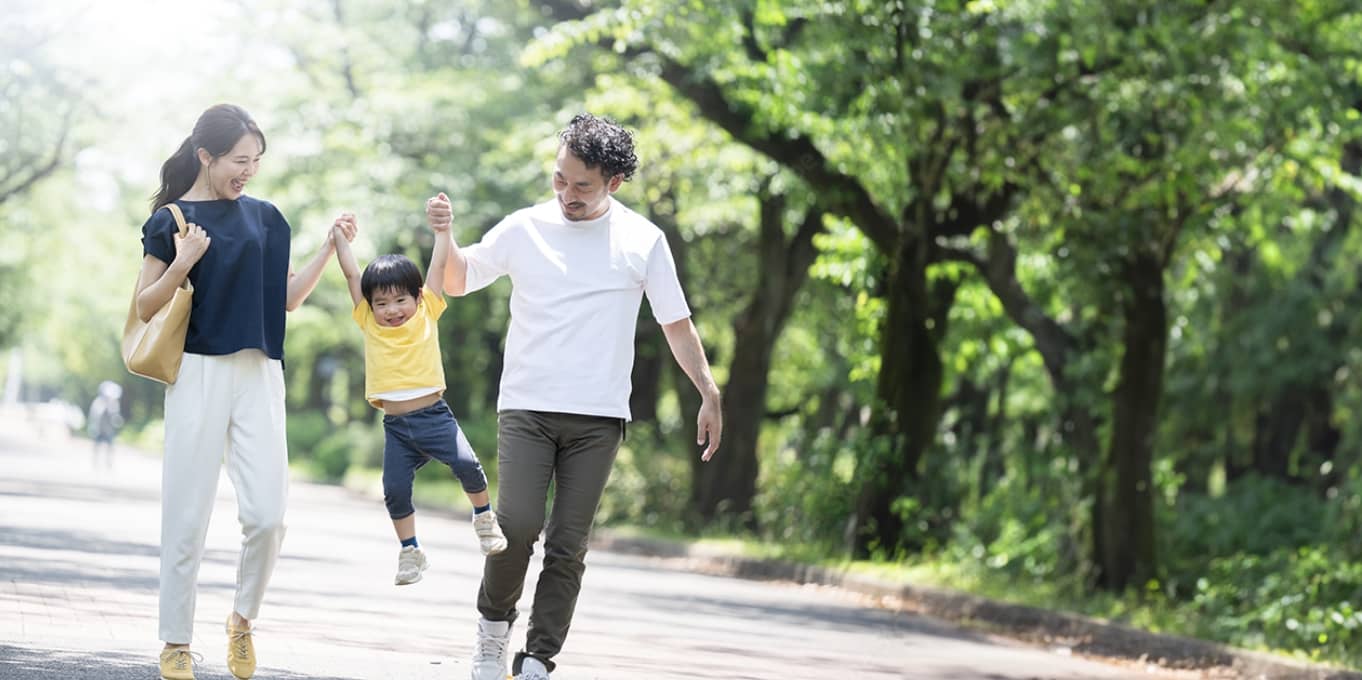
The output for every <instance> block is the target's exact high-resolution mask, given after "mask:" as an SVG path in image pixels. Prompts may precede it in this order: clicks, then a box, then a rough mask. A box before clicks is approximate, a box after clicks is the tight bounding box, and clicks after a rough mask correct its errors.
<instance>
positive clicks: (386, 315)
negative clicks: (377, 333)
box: [369, 288, 420, 326]
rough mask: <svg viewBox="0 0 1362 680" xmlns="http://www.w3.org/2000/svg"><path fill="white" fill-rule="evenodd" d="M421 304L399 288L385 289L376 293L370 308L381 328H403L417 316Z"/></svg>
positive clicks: (370, 302)
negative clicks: (418, 306)
mask: <svg viewBox="0 0 1362 680" xmlns="http://www.w3.org/2000/svg"><path fill="white" fill-rule="evenodd" d="M419 303H420V300H418V299H417V298H415V297H412V295H411V293H409V292H407V291H405V290H400V289H397V288H384V289H381V290H376V291H374V297H373V299H372V300H370V301H369V306H370V307H372V308H373V310H374V320H376V321H378V325H380V326H401V325H402V324H404V323H406V322H407V320H408V319H410V318H412V317H413V316H415V315H416V305H417V304H419Z"/></svg>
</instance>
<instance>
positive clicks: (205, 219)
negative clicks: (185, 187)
mask: <svg viewBox="0 0 1362 680" xmlns="http://www.w3.org/2000/svg"><path fill="white" fill-rule="evenodd" d="M175 203H176V204H177V205H179V206H180V210H181V211H183V212H184V219H185V221H186V222H191V223H194V224H197V225H199V226H200V227H203V230H204V231H205V232H207V233H208V237H209V238H211V239H212V242H211V243H209V244H208V250H206V251H204V254H203V258H202V259H200V260H199V261H198V262H197V263H196V264H195V265H194V267H193V268H192V269H190V270H189V282H190V283H192V284H194V304H193V306H192V307H191V311H190V312H189V332H188V334H186V336H185V339H184V351H186V352H191V353H193V354H219V355H220V354H231V353H233V352H236V351H239V350H243V349H252V348H254V349H259V350H261V351H263V352H264V353H265V354H266V355H267V356H269V357H270V358H271V359H283V358H284V312H285V310H284V304H285V299H286V295H287V291H288V267H289V240H290V239H289V234H290V231H289V226H288V221H287V220H285V219H284V216H283V215H282V214H281V213H280V212H279V209H278V208H276V207H274V204H272V203H270V202H269V201H263V200H260V199H258V198H251V197H250V196H241V197H240V198H238V199H236V200H228V199H219V200H215V201H175ZM177 230H178V227H177V226H176V225H175V218H174V216H172V215H171V214H170V211H169V210H166V209H165V208H161V209H159V210H157V211H156V212H155V213H153V214H152V216H151V217H150V218H149V219H148V220H147V222H146V224H143V225H142V252H143V254H144V255H151V256H152V257H155V258H156V259H158V260H161V261H162V262H165V263H166V264H170V263H171V262H174V261H175V242H174V241H172V240H171V239H172V237H173V235H174V234H176V233H177Z"/></svg>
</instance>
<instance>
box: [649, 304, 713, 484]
mask: <svg viewBox="0 0 1362 680" xmlns="http://www.w3.org/2000/svg"><path fill="white" fill-rule="evenodd" d="M662 333H663V335H665V336H667V345H668V346H669V347H671V350H672V356H673V357H675V358H676V363H677V364H679V365H680V366H681V370H683V371H685V372H686V376H687V377H688V378H690V381H691V383H693V384H694V385H695V389H697V390H699V392H700V397H701V398H702V399H703V401H701V402H700V413H698V414H697V415H696V418H695V427H696V430H695V443H696V444H700V445H704V446H705V451H704V453H702V454H700V459H701V460H709V459H710V458H711V457H713V456H714V453H715V452H716V451H718V450H719V439H720V437H721V436H722V434H723V429H724V416H723V408H722V403H721V401H720V396H719V386H718V385H716V384H714V376H713V375H710V372H709V360H708V359H706V358H705V348H704V346H703V345H701V344H700V333H699V331H697V330H695V324H693V323H691V320H690V317H686V318H684V319H681V320H680V321H674V322H672V323H669V324H667V325H665V326H663V327H662Z"/></svg>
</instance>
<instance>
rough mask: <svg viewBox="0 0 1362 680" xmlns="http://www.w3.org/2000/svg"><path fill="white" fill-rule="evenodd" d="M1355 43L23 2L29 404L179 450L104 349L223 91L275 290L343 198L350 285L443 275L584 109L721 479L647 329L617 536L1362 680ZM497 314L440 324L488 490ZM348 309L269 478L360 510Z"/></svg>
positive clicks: (861, 22)
mask: <svg viewBox="0 0 1362 680" xmlns="http://www.w3.org/2000/svg"><path fill="white" fill-rule="evenodd" d="M1359 31H1362V8H1359V7H1358V6H1357V5H1356V3H1355V2H1351V1H1347V0H1299V1H1297V2H1289V3H1281V2H1275V1H1268V0H1249V1H1247V2H1233V3H1230V2H1217V1H1209V2H1207V1H1203V0H1196V1H1193V0H1170V1H1168V2H1161V3H1150V2H1143V1H1140V0H1116V1H1114V2H1097V1H1096V0H1084V1H1080V2H1068V1H1063V0H970V1H950V0H925V1H920V2H910V1H907V0H891V1H889V2H885V1H884V0H837V1H832V0H829V1H822V0H789V1H786V2H778V1H775V0H734V1H733V2H700V1H689V0H602V1H600V2H579V1H577V0H539V1H536V2H526V1H518V2H491V1H483V0H453V1H452V2H439V3H436V2H424V1H419V0H413V1H409V2H399V3H393V2H380V1H378V0H330V1H322V0H311V1H304V0H237V1H235V2H175V1H170V0H165V1H155V0H148V1H144V2H126V3H99V2H81V1H78V0H9V2H7V3H6V11H5V13H4V14H3V16H0V234H2V235H3V248H0V295H3V299H5V300H8V301H9V304H8V305H7V306H6V310H5V312H4V314H3V315H0V348H5V349H7V351H8V360H7V361H5V362H2V363H3V366H0V370H3V371H4V375H5V377H6V384H7V386H8V390H7V398H9V399H11V400H14V399H18V400H22V401H25V402H49V401H52V400H58V401H59V402H69V403H72V404H76V405H83V404H86V403H88V402H89V400H90V399H91V398H92V397H93V395H94V391H95V388H96V386H97V385H98V383H99V382H100V381H102V380H106V379H115V380H118V381H120V382H121V383H122V384H123V385H124V387H125V392H124V396H123V409H124V415H125V417H126V420H127V423H128V426H127V427H126V428H125V429H124V430H123V432H122V435H121V436H122V438H123V440H124V441H125V442H129V443H140V444H143V445H145V446H147V447H148V448H149V449H151V450H156V449H157V446H158V439H159V437H160V432H161V423H160V417H161V388H160V387H159V386H157V385H155V384H153V383H150V382H147V381H143V380H139V379H135V378H132V377H129V376H127V375H126V374H125V373H124V371H123V368H122V365H121V362H120V360H119V357H118V349H117V348H118V338H119V334H120V331H121V327H122V323H123V320H124V318H125V314H126V307H127V304H128V300H129V297H130V294H131V292H132V287H133V282H134V277H135V274H136V271H137V268H138V265H139V262H140V259H141V250H140V244H139V242H138V239H139V230H138V229H139V227H140V225H141V224H142V222H143V221H144V220H145V218H146V216H147V210H148V198H149V197H150V195H151V194H152V192H153V191H154V190H155V188H156V185H157V171H158V168H159V165H160V163H161V161H162V160H163V159H164V158H165V157H166V156H168V155H169V154H170V153H171V152H172V151H173V150H174V149H175V148H176V146H177V145H178V144H179V142H180V141H181V140H182V139H183V138H184V136H185V135H187V134H188V131H189V129H190V127H191V126H192V124H193V122H194V119H195V118H196V116H197V115H198V113H199V112H201V111H202V110H203V109H204V108H206V107H207V106H209V105H212V104H214V103H217V102H220V101H227V102H232V103H236V104H240V105H242V106H244V107H245V108H246V109H247V110H249V111H250V112H252V114H253V115H254V116H255V117H256V119H257V120H258V121H259V123H260V124H261V126H262V127H263V128H264V131H265V133H266V135H267V136H268V139H269V151H268V154H267V156H266V159H265V162H264V164H263V166H262V172H261V174H260V176H259V177H257V178H256V179H255V180H254V181H253V182H252V185H251V189H250V191H251V192H252V193H254V194H256V195H259V196H261V197H264V198H267V199H269V200H271V201H273V202H274V203H276V204H277V205H278V206H279V207H280V208H281V209H282V210H283V212H284V214H285V215H286V216H287V217H288V218H289V220H290V221H291V223H292V225H293V228H294V240H293V248H294V260H295V262H298V261H301V260H302V259H303V258H304V257H307V256H308V255H309V254H310V253H312V252H313V251H314V250H315V249H316V248H317V247H318V245H319V243H320V241H321V239H322V237H323V235H324V233H325V230H326V228H327V226H328V225H329V223H330V220H331V218H332V217H333V216H334V215H335V214H337V213H339V212H341V211H343V210H350V211H353V212H355V213H357V214H358V215H359V218H360V224H361V235H360V238H359V239H358V241H357V250H358V255H359V257H360V259H361V260H367V259H368V258H369V257H371V256H373V255H374V254H377V253H381V252H391V251H402V252H406V253H408V254H409V255H412V256H413V257H414V258H415V259H417V260H418V261H421V262H424V261H425V260H426V258H427V256H428V252H429V245H430V234H429V232H428V230H427V229H426V228H425V226H424V218H423V214H422V210H421V208H422V202H423V200H424V199H425V198H426V197H427V196H429V195H431V194H433V193H435V192H437V191H445V192H447V193H449V195H450V196H451V197H452V198H453V200H454V205H455V207H456V215H457V219H456V230H457V237H458V238H459V240H460V242H462V243H470V242H474V241H476V240H477V239H478V238H479V237H480V235H481V234H482V233H483V232H485V231H486V230H487V229H488V228H490V226H491V225H493V224H495V223H496V221H497V220H498V219H500V217H502V216H503V215H505V214H507V213H508V212H510V211H512V210H514V209H516V208H518V207H521V206H523V205H526V204H529V203H532V202H537V201H539V200H543V199H544V198H546V197H547V196H548V195H549V189H548V168H549V165H550V163H551V159H552V157H553V152H554V149H555V144H556V140H555V137H554V133H555V132H556V130H557V129H558V128H560V127H561V126H562V125H563V124H564V123H565V122H566V121H567V120H568V118H570V117H571V115H572V114H573V113H576V112H578V111H581V110H590V111H592V112H595V113H597V114H602V115H607V116H610V117H613V118H615V119H617V120H619V121H620V122H622V123H623V124H624V125H626V126H627V127H629V128H630V129H632V130H634V131H635V132H636V134H637V139H638V146H639V155H640V158H641V162H642V166H641V171H640V173H639V175H638V176H637V178H636V179H635V180H634V181H633V182H630V183H628V184H626V185H625V187H624V188H623V190H622V191H621V192H620V193H619V198H620V199H621V200H622V201H624V202H625V203H626V204H629V205H631V206H632V207H634V208H635V209H637V210H638V211H640V212H642V213H644V214H646V215H649V216H650V217H651V218H652V219H653V220H654V221H655V222H656V223H657V224H658V225H659V226H661V227H662V228H663V229H664V230H665V231H666V232H667V235H668V238H669V241H670V244H671V246H672V248H673V250H674V252H675V254H676V257H677V260H678V264H679V268H680V271H681V275H682V278H683V284H684V285H685V286H686V288H687V291H688V294H689V298H690V302H691V304H692V307H693V309H694V312H695V320H696V323H697V325H698V326H699V328H700V330H701V333H702V336H703V337H704V339H705V341H706V343H707V350H708V353H709V356H710V358H711V361H712V363H713V365H714V373H715V375H716V378H717V379H718V380H719V382H720V384H721V386H722V387H723V389H724V393H725V415H726V432H725V439H724V446H723V450H722V452H721V454H720V455H719V456H718V457H717V458H716V459H715V461H713V462H712V463H710V464H708V465H704V466H702V465H699V464H698V461H697V456H696V449H695V447H694V445H693V443H692V442H693V441H694V422H693V421H694V414H695V409H696V407H697V406H698V398H697V395H696V394H695V393H694V391H693V389H692V388H691V387H690V386H689V384H688V383H687V382H686V381H685V379H684V377H683V376H682V375H681V374H680V372H679V370H678V369H677V368H676V366H675V365H674V363H673V362H672V360H671V357H670V355H669V354H668V352H667V350H666V346H665V343H664V342H663V340H662V336H661V334H660V332H659V331H658V329H657V327H656V325H655V323H654V322H653V321H652V320H651V315H650V313H649V312H648V311H647V310H646V307H645V309H644V310H643V312H642V314H641V315H640V322H639V332H638V336H637V355H638V356H637V365H636V368H635V373H634V393H633V397H632V408H633V412H634V416H635V419H636V420H635V422H634V423H633V424H631V426H630V430H629V437H628V441H627V442H626V444H625V447H624V449H623V451H622V452H621V455H620V458H619V462H618V464H617V466H616V469H615V473H614V477H613V480H612V483H611V486H610V489H609V490H608V492H607V497H606V499H605V501H604V504H603V507H602V511H601V520H602V522H604V523H606V524H611V525H617V526H632V527H640V528H643V529H644V530H648V531H653V532H659V533H664V534H667V535H685V536H689V537H696V536H705V537H711V538H715V537H733V538H737V539H741V540H743V541H747V542H748V546H749V548H748V549H750V550H754V551H758V552H761V553H762V554H774V555H780V556H785V557H789V558H793V559H805V560H815V561H822V562H830V563H836V564H846V565H849V568H858V569H871V570H875V571H877V572H879V573H887V574H889V575H891V576H894V577H898V578H911V579H914V580H928V581H931V582H936V583H941V584H945V585H951V586H955V587H961V588H967V589H970V590H974V591H976V592H982V593H986V594H992V595H998V596H1005V597H1008V598H1010V599H1014V600H1021V601H1027V602H1033V603H1040V604H1045V605H1047V606H1058V607H1066V608H1072V609H1075V610H1078V611H1082V612H1086V613H1089V614H1096V615H1101V616H1109V617H1114V618H1118V619H1120V620H1124V621H1128V622H1131V623H1135V624H1139V625H1145V626H1149V627H1151V628H1155V629H1159V630H1168V631H1173V632H1181V633H1188V634H1194V635H1201V636H1205V637H1210V638H1214V639H1219V640H1225V641H1228V642H1232V643H1235V644H1240V645H1248V646H1254V647H1264V648H1272V649H1278V650H1285V651H1288V652H1292V653H1295V654H1299V655H1303V656H1308V657H1312V658H1323V659H1329V660H1333V661H1337V662H1341V663H1346V664H1350V665H1358V664H1362V633H1359V632H1358V627H1359V624H1362V613H1359V612H1358V611H1356V609H1355V608H1356V607H1362V538H1359V536H1362V531H1359V530H1360V529H1362V526H1360V525H1362V512H1360V511H1362V472H1360V470H1359V467H1358V465H1357V463H1358V462H1359V453H1360V452H1362V428H1360V427H1359V425H1358V423H1359V422H1362V421H1359V420H1358V419H1355V418H1353V415H1354V414H1355V413H1356V412H1357V411H1358V410H1359V409H1362V374H1360V375H1359V376H1354V375H1353V372H1354V371H1355V370H1362V349H1359V346H1358V345H1359V342H1358V341H1359V340H1360V339H1362V328H1360V327H1359V324H1358V322H1357V321H1355V319H1354V316H1353V311H1354V310H1356V309H1358V307H1359V304H1362V287H1359V280H1358V274H1359V264H1360V263H1362V233H1359V232H1357V231H1353V227H1354V226H1356V225H1357V223H1358V221H1359V217H1358V215H1357V214H1356V206H1357V202H1358V200H1359V199H1362V180H1360V179H1359V172H1360V171H1362V125H1360V124H1359V118H1360V116H1359V114H1360V113H1362V81H1360V80H1359V79H1362V60H1360V59H1359V57H1362V48H1359V47H1358V45H1357V42H1356V40H1355V36H1356V35H1358V34H1359ZM508 291H509V289H508V287H507V284H506V283H505V282H501V283H499V284H498V285H496V286H494V287H493V288H491V289H490V290H488V291H484V292H483V293H480V294H478V295H474V296H472V297H469V298H465V299H459V300H457V301H453V303H452V304H451V306H450V311H449V312H448V313H447V314H446V316H445V317H444V321H443V324H442V333H443V338H442V344H443V348H444V356H445V362H446V374H447V376H448V379H449V392H448V395H447V396H448V399H449V401H450V403H451V405H452V406H453V408H454V410H455V413H456V414H458V415H459V417H460V420H461V422H462V424H463V425H464V427H465V428H466V429H467V430H468V432H469V437H470V439H471V440H472V441H473V443H474V445H475V447H476V448H477V449H478V451H479V452H480V454H481V455H482V456H483V457H484V461H485V462H486V463H488V467H489V472H491V473H492V474H495V466H494V465H492V463H493V462H494V460H495V412H494V408H495V407H494V405H495V398H496V390H497V380H498V376H499V373H500V366H501V343H502V338H503V335H504V330H505V327H506V314H507V312H506V299H507V295H508ZM348 307H349V305H348V298H347V294H346V291H345V287H344V285H343V281H342V279H341V278H340V276H339V271H338V270H337V269H335V268H333V269H331V270H329V271H328V272H327V274H326V277H325V278H324V279H323V282H322V284H321V285H320V287H319V288H318V290H317V291H316V292H315V293H314V294H313V296H312V297H311V298H310V299H309V301H308V303H307V304H306V305H305V306H304V307H303V308H302V309H301V310H299V311H296V312H294V313H292V314H291V315H290V317H289V326H288V339H287V345H286V370H287V380H288V385H289V392H288V401H289V409H290V411H289V412H290V420H289V439H290V442H289V443H290V455H291V457H292V460H293V462H294V464H295V466H297V467H298V469H299V471H300V472H302V473H305V474H309V475H311V476H313V477H315V478H318V479H324V480H332V481H342V480H347V479H348V480H349V483H351V484H360V485H363V484H366V483H371V482H372V479H373V478H374V474H375V473H374V468H375V466H376V464H377V462H378V460H379V458H380V456H381V450H380V447H381V432H380V430H379V425H378V420H377V417H376V413H375V412H374V411H373V410H372V409H371V408H370V407H368V406H367V405H366V404H365V402H364V401H363V399H362V395H361V390H362V384H363V376H362V368H363V365H362V356H361V346H360V337H359V334H358V332H357V331H356V330H355V329H354V327H353V324H352V323H351V322H350V320H349V309H348ZM447 477H448V475H447V473H442V474H441V473H440V471H438V470H433V469H431V470H427V471H425V477H424V478H423V482H422V483H421V484H419V485H418V488H422V489H426V491H425V493H427V494H430V495H428V496H427V499H428V502H432V503H454V502H456V501H455V500H454V499H456V498H457V497H458V494H457V492H456V490H454V487H453V486H451V485H449V484H448V480H447ZM366 480H368V481H367V482H366ZM441 488H443V489H444V491H441ZM867 565H868V566H867Z"/></svg>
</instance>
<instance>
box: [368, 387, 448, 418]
mask: <svg viewBox="0 0 1362 680" xmlns="http://www.w3.org/2000/svg"><path fill="white" fill-rule="evenodd" d="M444 394H445V393H444V392H443V391H440V392H434V393H432V394H427V395H426V396H424V397H417V398H415V399H403V400H402V401H384V402H383V415H387V416H400V415H402V414H405V413H411V412H412V411H419V410H421V409H423V408H425V407H427V406H430V405H431V404H434V403H435V402H437V401H439V400H440V398H441V397H443V396H444Z"/></svg>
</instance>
